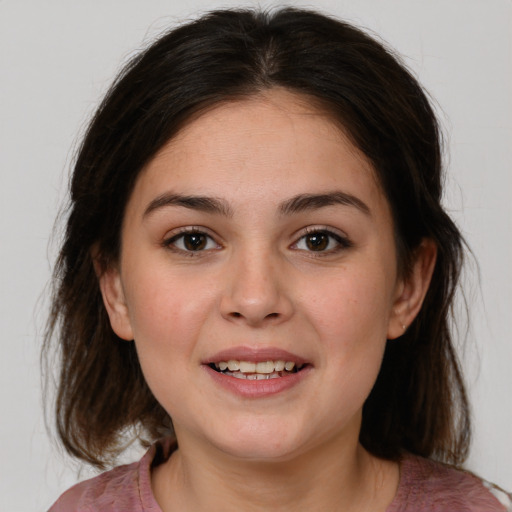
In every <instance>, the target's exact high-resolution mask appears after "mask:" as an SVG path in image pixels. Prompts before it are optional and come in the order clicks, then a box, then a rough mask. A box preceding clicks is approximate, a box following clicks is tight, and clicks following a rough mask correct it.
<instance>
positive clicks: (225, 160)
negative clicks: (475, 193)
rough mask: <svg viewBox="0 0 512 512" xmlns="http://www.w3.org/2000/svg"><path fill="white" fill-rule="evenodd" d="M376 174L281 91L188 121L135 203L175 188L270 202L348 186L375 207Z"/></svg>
mask: <svg viewBox="0 0 512 512" xmlns="http://www.w3.org/2000/svg"><path fill="white" fill-rule="evenodd" d="M375 176H376V175H375V171H374V169H373V167H372V165H371V164H370V162H369V161H368V159H367V158H366V157H365V156H364V155H363V154H362V153H361V152H360V151H359V150H358V149H357V148H356V147H355V146H354V145H353V144H352V143H351V141H350V140H349V137H348V136H347V135H346V134H345V133H344V131H343V130H342V128H341V127H340V125H339V124H337V123H335V122H334V121H333V120H332V118H330V117H329V116H328V115H327V113H326V112H325V111H322V110H320V109H319V108H317V107H316V106H314V104H313V103H312V101H311V100H310V99H309V98H307V97H303V96H300V95H296V94H293V93H290V92H288V91H285V90H279V89H278V90H271V91H268V92H266V93H265V94H259V95H256V96H253V97H250V98H246V99H242V100H237V101H230V102H226V103H222V104H219V105H217V106H215V107H214V108H211V109H209V110H208V111H206V112H204V113H202V114H201V115H200V116H197V117H196V118H195V119H193V120H191V121H189V123H188V124H187V125H186V126H185V127H184V128H182V130H181V131H180V132H179V133H178V134H177V135H176V136H175V137H173V138H172V139H171V140H170V141H169V142H168V143H167V144H166V145H165V146H164V147H163V148H162V149H161V150H160V151H159V152H158V153H157V155H156V156H155V157H154V158H153V159H152V160H151V161H150V162H149V163H148V164H147V165H146V167H145V168H144V169H143V171H142V172H141V174H140V176H139V178H138V180H137V183H136V186H135V190H134V193H133V196H134V197H132V199H137V198H141V197H142V196H143V197H144V200H146V201H147V200H149V199H150V197H149V196H151V195H155V194H157V193H158V192H160V193H161V192H171V191H172V192H178V193H182V194H206V195H210V196H222V197H228V199H230V200H233V201H235V202H236V201H237V200H240V201H250V202H259V204H264V203H266V202H267V201H268V200H272V198H274V199H275V200H276V201H279V200H282V199H283V196H284V195H289V196H293V195H295V194H301V193H304V192H308V193H322V192H325V191H330V190H334V189H339V188H340V187H342V188H343V189H344V190H345V191H346V192H348V193H354V194H355V193H356V192H357V193H358V194H363V195H364V196H366V200H367V201H372V202H375V201H378V200H381V199H382V197H381V196H382V194H381V191H380V186H379V185H378V182H377V180H376V178H375ZM132 202H133V201H132Z"/></svg>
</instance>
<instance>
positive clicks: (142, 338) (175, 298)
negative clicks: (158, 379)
mask: <svg viewBox="0 0 512 512" xmlns="http://www.w3.org/2000/svg"><path fill="white" fill-rule="evenodd" d="M131 277H132V278H131V281H130V282H131V283H132V284H133V288H132V289H128V290H127V293H126V295H127V305H128V311H129V315H130V322H131V325H132V328H133V333H134V338H135V342H136V344H137V347H138V351H139V355H140V358H141V363H142V359H146V360H148V359H150V358H154V359H156V360H159V359H160V360H162V361H169V360H171V359H174V358H176V357H180V356H181V357H183V356H184V355H186V354H190V353H191V352H192V351H193V349H194V346H195V340H197V339H198V337H199V332H200V330H201V329H202V326H203V325H204V323H205V318H206V316H207V315H208V312H209V311H210V310H211V308H212V304H213V297H212V294H211V292H210V291H209V290H211V288H210V287H208V286H201V283H198V282H196V281H194V280H193V279H192V280H191V279H188V278H187V276H182V275H180V274H178V273H172V274H170V272H169V270H168V269H165V268H163V269H161V271H158V269H157V268H155V267H153V270H152V271H149V269H146V270H144V271H142V272H141V271H139V272H138V273H133V274H132V276H131Z"/></svg>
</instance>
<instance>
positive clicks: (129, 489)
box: [49, 463, 142, 512]
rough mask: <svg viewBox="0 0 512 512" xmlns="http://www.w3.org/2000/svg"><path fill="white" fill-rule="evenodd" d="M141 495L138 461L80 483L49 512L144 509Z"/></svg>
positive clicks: (111, 511) (112, 511) (107, 511)
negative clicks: (141, 503)
mask: <svg viewBox="0 0 512 512" xmlns="http://www.w3.org/2000/svg"><path fill="white" fill-rule="evenodd" d="M138 494H139V493H138V463H134V464H130V465H126V466H119V467H117V468H114V469H112V470H111V471H107V472H105V473H102V474H101V475H99V476H97V477H95V478H91V479H89V480H85V481H84V482H80V483H78V484H76V485H75V486H73V487H71V488H70V489H68V490H67V491H66V492H65V493H64V494H63V495H62V496H61V497H60V498H59V499H58V500H57V502H56V503H55V504H54V505H53V506H52V507H51V508H50V510H49V512H93V511H100V510H101V511H102V512H114V511H116V512H117V511H120V510H133V511H134V512H135V511H139V510H141V511H142V508H141V506H140V499H139V498H138ZM137 502H138V503H137Z"/></svg>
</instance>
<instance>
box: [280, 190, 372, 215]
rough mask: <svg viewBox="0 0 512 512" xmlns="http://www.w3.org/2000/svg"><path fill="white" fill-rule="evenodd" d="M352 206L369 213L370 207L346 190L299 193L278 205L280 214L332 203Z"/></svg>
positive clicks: (322, 206)
mask: <svg viewBox="0 0 512 512" xmlns="http://www.w3.org/2000/svg"><path fill="white" fill-rule="evenodd" d="M338 204H339V205H342V206H353V207H355V208H357V209H358V210H360V211H361V212H363V213H364V214H366V215H371V212H370V208H369V207H368V206H367V205H366V203H364V202H363V201H361V199H359V198H357V197H356V196H353V195H352V194H348V193H346V192H341V191H334V192H329V193H325V194H299V195H298V196H295V197H292V198H291V199H288V200H287V201H285V202H284V203H282V204H281V206H280V208H279V209H280V211H281V214H283V215H291V214H293V213H299V212H304V211H308V210H318V209H320V208H324V207H326V206H332V205H338Z"/></svg>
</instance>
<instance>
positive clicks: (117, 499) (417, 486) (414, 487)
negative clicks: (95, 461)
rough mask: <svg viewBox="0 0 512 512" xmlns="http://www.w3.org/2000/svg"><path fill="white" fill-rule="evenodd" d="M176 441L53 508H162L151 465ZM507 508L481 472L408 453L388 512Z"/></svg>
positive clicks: (133, 511)
mask: <svg viewBox="0 0 512 512" xmlns="http://www.w3.org/2000/svg"><path fill="white" fill-rule="evenodd" d="M173 449H174V445H173V444H172V443H170V442H168V441H164V442H160V443H156V444H155V445H153V446H152V447H151V448H150V449H149V450H148V452H147V453H146V454H145V455H144V457H143V458H142V459H141V460H140V461H139V462H134V463H133V464H128V465H125V466H119V467H117V468H114V469H113V470H111V471H107V472H106V473H103V474H101V475H99V476H97V477H95V478H91V479H90V480H86V481H85V482H81V483H79V484H77V485H75V486H74V487H72V488H71V489H69V490H68V491H66V492H65V493H64V494H63V495H62V496H61V497H60V498H59V499H58V500H57V502H56V503H55V504H54V505H53V506H52V507H51V508H50V510H49V511H48V512H162V510H161V508H160V507H159V505H158V503H157V502H156V500H155V497H154V496H153V491H152V490H151V468H152V467H154V466H156V465H158V464H161V463H162V462H163V461H165V460H166V459H167V458H168V457H169V455H170V453H171V452H172V450H173ZM426 511H429V512H506V511H512V501H511V496H510V495H508V494H506V493H504V492H502V491H499V490H498V489H497V488H495V487H493V486H492V485H489V484H487V483H485V482H483V481H482V480H480V479H479V478H477V477H476V476H474V475H472V474H470V473H466V472H464V471H458V470H456V469H453V468H450V467H448V466H444V465H442V464H439V463H436V462H433V461H430V460H426V459H422V458H420V457H415V456H412V455H409V456H406V457H404V458H403V459H402V461H401V467H400V484H399V486H398V491H397V493H396V496H395V499H394V500H393V503H391V505H390V506H389V507H388V509H387V511H386V512H426Z"/></svg>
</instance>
